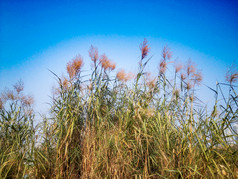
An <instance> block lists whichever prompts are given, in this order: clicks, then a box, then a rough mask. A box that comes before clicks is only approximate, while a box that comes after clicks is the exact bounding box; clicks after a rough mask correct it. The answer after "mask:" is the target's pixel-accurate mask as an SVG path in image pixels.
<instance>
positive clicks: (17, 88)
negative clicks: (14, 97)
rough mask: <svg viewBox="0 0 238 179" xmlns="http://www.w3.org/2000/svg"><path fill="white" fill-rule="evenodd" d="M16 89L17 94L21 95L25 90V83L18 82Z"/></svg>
mask: <svg viewBox="0 0 238 179" xmlns="http://www.w3.org/2000/svg"><path fill="white" fill-rule="evenodd" d="M13 87H14V89H15V90H16V91H17V93H18V94H19V93H20V92H21V91H23V89H24V85H23V82H22V81H21V80H20V81H18V82H17V83H16V84H15V85H14V86H13Z"/></svg>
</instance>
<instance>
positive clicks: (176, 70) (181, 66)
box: [175, 64, 183, 73]
mask: <svg viewBox="0 0 238 179" xmlns="http://www.w3.org/2000/svg"><path fill="white" fill-rule="evenodd" d="M182 68H183V65H182V64H176V65H175V72H176V73H178V72H180V71H181V70H182Z"/></svg>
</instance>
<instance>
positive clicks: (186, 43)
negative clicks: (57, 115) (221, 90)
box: [0, 0, 238, 112]
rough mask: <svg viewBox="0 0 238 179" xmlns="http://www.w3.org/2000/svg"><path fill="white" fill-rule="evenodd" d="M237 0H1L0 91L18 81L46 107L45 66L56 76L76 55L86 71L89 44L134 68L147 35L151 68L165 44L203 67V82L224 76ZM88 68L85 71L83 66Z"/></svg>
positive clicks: (231, 57) (233, 58) (236, 27)
mask: <svg viewBox="0 0 238 179" xmlns="http://www.w3.org/2000/svg"><path fill="white" fill-rule="evenodd" d="M237 19H238V1H237V0H205V1H202V0H201V1H199V0H194V1H193V0H177V1H175V0H168V1H166V0H164V1H159V0H157V1H156V0H145V1H139V0H137V1H130V0H127V1H120V0H118V1H113V0H100V1H93V0H78V1H73V0H72V1H60V0H58V1H54V0H52V1H44V0H38V1H36V0H24V1H23V0H22V1H21V0H0V90H3V89H4V87H9V88H11V86H12V85H13V84H14V83H15V82H17V81H18V80H19V79H22V80H23V82H24V84H25V90H26V92H27V93H29V94H32V95H33V96H34V97H35V101H36V104H35V107H36V109H37V111H41V112H42V111H43V112H44V111H46V109H47V107H48V105H47V104H46V103H47V102H50V98H49V96H50V95H51V89H52V86H53V85H54V84H56V82H55V80H54V77H53V75H52V74H51V73H50V72H49V71H48V69H50V70H52V71H54V72H55V73H56V74H57V75H59V76H61V75H62V74H65V73H66V70H65V69H66V68H65V67H66V64H67V62H68V61H69V60H71V59H72V58H73V57H75V56H76V55H77V54H81V55H82V56H83V58H84V69H85V70H89V69H90V58H89V57H88V49H89V48H90V45H91V44H92V45H94V46H97V47H98V49H99V53H100V54H102V53H106V54H107V55H108V57H109V58H110V59H112V60H113V61H114V62H116V64H117V67H118V69H119V68H125V69H127V70H128V71H135V70H136V69H137V65H138V60H139V56H140V50H139V45H140V43H141V42H142V41H143V39H144V38H147V39H148V42H149V45H150V47H151V49H150V55H153V58H152V60H151V62H150V64H149V66H148V70H151V71H153V72H155V71H156V70H157V67H158V64H159V62H160V58H161V50H162V48H163V46H165V45H166V44H167V45H168V46H169V47H170V48H171V50H172V52H173V58H174V59H178V60H180V61H182V62H186V61H187V60H188V59H189V58H191V59H192V60H193V61H194V62H195V63H196V64H197V68H199V69H201V70H202V73H203V78H204V81H203V85H202V86H201V90H200V92H199V93H200V94H199V95H200V96H201V98H202V100H203V101H204V102H205V103H208V102H209V101H211V100H212V99H213V93H212V92H210V91H209V89H208V88H206V87H205V86H204V84H205V85H208V86H211V87H215V84H216V80H218V81H220V82H224V80H225V77H224V76H225V72H226V70H227V67H229V66H230V65H231V64H232V63H237V59H238V44H237V43H238V33H237V32H238V20H237ZM85 73H87V72H85Z"/></svg>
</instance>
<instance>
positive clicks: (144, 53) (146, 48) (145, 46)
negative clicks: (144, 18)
mask: <svg viewBox="0 0 238 179" xmlns="http://www.w3.org/2000/svg"><path fill="white" fill-rule="evenodd" d="M147 43H148V41H147V40H146V39H144V41H143V43H142V44H141V45H140V50H141V59H144V58H145V57H146V56H147V55H148V53H149V49H150V48H149V46H148V44H147Z"/></svg>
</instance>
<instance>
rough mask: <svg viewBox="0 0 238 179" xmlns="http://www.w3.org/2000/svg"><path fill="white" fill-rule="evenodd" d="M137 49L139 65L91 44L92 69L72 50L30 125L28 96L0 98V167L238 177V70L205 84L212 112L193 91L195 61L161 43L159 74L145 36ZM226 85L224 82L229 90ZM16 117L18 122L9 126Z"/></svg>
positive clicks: (197, 75) (77, 174) (0, 171)
mask: <svg viewBox="0 0 238 179" xmlns="http://www.w3.org/2000/svg"><path fill="white" fill-rule="evenodd" d="M140 50H141V59H140V61H139V68H138V73H137V74H132V73H127V72H125V71H124V70H120V71H116V65H115V63H114V62H112V61H111V60H110V59H109V58H108V57H107V56H106V55H105V54H103V55H101V56H99V54H98V49H97V48H96V47H93V46H91V48H90V50H89V56H90V58H91V61H92V66H93V69H92V73H91V74H85V73H83V72H82V67H83V58H82V57H81V56H77V57H76V58H74V59H73V60H72V61H71V62H69V63H68V64H67V68H66V69H67V73H68V76H64V77H61V78H59V77H58V76H57V75H55V76H56V77H57V80H58V84H59V86H58V88H56V89H55V93H54V95H53V97H52V99H53V100H52V108H51V117H48V118H43V119H42V121H43V122H42V123H39V124H38V125H37V126H35V127H33V124H32V120H33V116H32V115H30V114H29V113H28V112H27V111H26V110H23V109H25V108H23V107H27V108H28V107H29V106H28V105H25V104H23V103H16V104H15V101H14V100H19V99H21V100H22V97H17V98H14V100H11V101H10V102H9V103H8V104H9V105H10V106H13V107H10V108H5V107H3V105H1V106H2V107H1V109H0V113H1V118H0V119H1V126H0V130H1V134H3V136H1V139H0V141H1V143H0V144H1V146H0V148H1V149H0V150H1V153H0V157H1V158H0V159H1V167H0V176H1V177H3V178H4V177H5V178H6V177H18V178H19V177H29V178H193V177H194V178H236V177H238V160H237V157H236V156H237V142H238V141H237V131H235V130H234V127H233V126H234V124H236V123H237V111H238V110H237V107H238V106H237V102H238V101H237V94H236V90H235V89H236V86H235V85H234V83H235V82H236V79H237V77H238V76H237V75H236V74H237V73H236V72H232V73H230V72H229V73H228V74H227V78H226V79H227V80H228V81H229V83H228V84H225V83H217V88H216V89H211V90H213V91H214V94H215V96H216V97H215V103H214V106H213V109H212V112H208V111H209V110H207V109H206V107H205V106H204V105H203V104H202V103H201V102H200V100H199V99H198V98H197V96H196V89H197V88H198V86H199V85H200V84H201V82H202V74H201V72H200V71H199V70H197V68H196V66H195V64H194V63H193V62H192V61H188V62H187V64H185V65H182V64H179V63H176V64H175V68H174V69H173V68H172V66H173V64H174V61H173V60H172V58H173V57H172V53H171V51H170V49H169V48H168V47H165V48H164V49H163V51H162V55H161V60H160V63H159V64H158V72H157V74H156V73H155V74H150V73H149V72H147V71H146V65H147V63H148V62H149V60H150V58H149V57H148V54H149V50H150V48H149V46H148V43H147V41H146V40H144V42H143V43H142V44H141V46H140ZM229 75H230V76H229ZM223 85H227V86H228V87H229V94H228V97H227V98H226V97H224V94H223V91H222V86H223ZM18 95H19V93H18ZM220 98H222V99H223V101H224V102H223V103H222V106H221V105H220V102H219V99H220ZM1 99H2V98H1ZM7 99H8V98H7ZM0 104H3V103H0ZM4 104H6V102H5V101H4ZM13 104H15V106H17V105H19V106H20V107H18V108H16V107H15V106H14V105H13ZM20 109H21V110H20ZM21 115H22V116H24V117H23V118H22V117H20V116H21ZM23 119H24V120H23ZM8 121H14V122H8ZM18 121H21V122H20V128H18V130H17V131H15V130H13V127H14V128H16V127H15V126H18V125H17V124H18V123H19V122H18ZM10 124H11V125H10ZM9 126H10V128H11V130H10V129H9ZM23 139H24V140H23ZM6 141H7V142H6ZM3 146H4V147H3Z"/></svg>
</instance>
